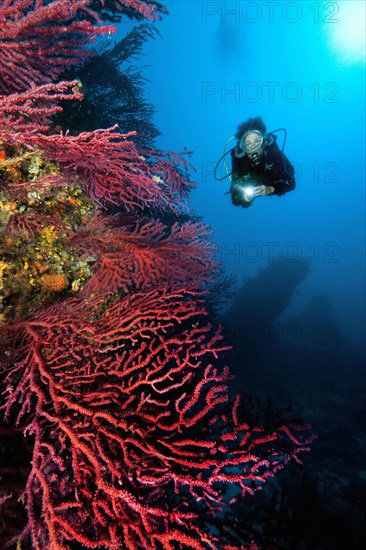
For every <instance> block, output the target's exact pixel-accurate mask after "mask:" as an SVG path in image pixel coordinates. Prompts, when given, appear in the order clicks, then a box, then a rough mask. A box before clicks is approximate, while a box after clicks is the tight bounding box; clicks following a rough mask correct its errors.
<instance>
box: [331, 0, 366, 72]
mask: <svg viewBox="0 0 366 550" xmlns="http://www.w3.org/2000/svg"><path fill="white" fill-rule="evenodd" d="M337 5H338V6H339V11H338V13H337V15H336V16H335V17H334V20H335V21H334V22H332V23H330V24H329V27H328V29H329V35H330V41H331V44H332V46H333V48H334V49H335V51H336V53H337V55H339V56H340V57H341V58H342V59H343V60H344V61H347V62H350V63H354V62H360V61H363V62H364V61H365V57H366V46H365V40H366V39H365V5H366V2H364V0H341V1H340V2H338V3H337Z"/></svg>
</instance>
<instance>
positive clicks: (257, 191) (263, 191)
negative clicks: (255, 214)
mask: <svg viewBox="0 0 366 550" xmlns="http://www.w3.org/2000/svg"><path fill="white" fill-rule="evenodd" d="M273 191H274V187H272V185H258V186H257V187H255V188H254V195H255V196H256V197H263V196H264V195H270V194H271V193H273Z"/></svg>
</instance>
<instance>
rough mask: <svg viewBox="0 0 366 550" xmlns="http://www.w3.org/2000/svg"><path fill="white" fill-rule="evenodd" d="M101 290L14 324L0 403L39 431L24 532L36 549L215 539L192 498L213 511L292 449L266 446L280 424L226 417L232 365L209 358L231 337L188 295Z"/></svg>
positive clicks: (29, 430)
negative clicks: (257, 424)
mask: <svg viewBox="0 0 366 550" xmlns="http://www.w3.org/2000/svg"><path fill="white" fill-rule="evenodd" d="M106 298H107V297H106V296H103V297H98V298H94V299H93V300H90V301H89V303H86V302H80V301H79V300H76V299H74V300H69V301H67V302H64V303H63V304H60V305H58V306H54V307H53V308H51V309H49V310H48V311H46V312H44V313H42V314H40V315H39V316H38V317H37V318H36V319H34V320H32V321H28V322H25V323H22V324H18V325H15V326H13V327H10V328H9V333H8V334H9V335H10V338H11V339H12V340H13V341H14V337H15V335H17V336H16V338H15V339H16V340H18V342H19V338H21V339H22V345H21V346H16V349H14V348H13V351H12V354H13V355H12V356H11V357H9V359H8V361H9V363H8V367H7V371H6V376H5V384H6V387H7V389H6V403H5V405H4V407H3V409H4V413H5V417H6V418H7V419H10V418H12V417H14V416H16V423H17V424H22V425H25V426H26V432H27V433H29V434H31V435H32V436H33V437H34V441H35V444H34V451H33V460H32V471H31V474H30V476H29V478H28V483H27V487H26V491H25V494H26V499H27V509H28V525H27V526H26V527H25V529H24V530H23V534H22V537H23V538H24V537H25V538H26V537H27V536H28V533H29V532H30V533H31V537H32V541H33V545H34V548H37V549H38V548H39V549H43V548H46V547H52V548H67V547H68V546H67V545H68V544H70V543H71V542H72V541H78V542H79V543H81V544H82V545H84V546H85V547H88V548H96V547H106V548H131V549H137V548H140V547H143V548H155V547H156V545H157V543H158V541H160V543H161V544H162V545H163V546H162V548H164V549H169V548H171V547H172V544H173V543H175V544H183V545H184V544H186V543H187V544H188V542H189V541H190V540H196V541H197V546H196V548H200V549H201V548H202V549H204V548H206V544H208V545H209V547H210V548H217V547H218V546H217V544H218V542H219V539H218V538H217V536H216V535H215V534H213V533H209V532H206V530H205V529H203V525H201V523H200V514H202V511H201V512H197V511H195V507H194V506H193V507H192V502H191V497H192V496H193V497H194V498H195V499H196V501H200V502H201V504H202V506H204V507H205V509H206V512H205V513H206V521H209V519H208V518H209V517H210V516H212V517H213V516H214V514H215V513H217V511H218V510H220V509H223V508H224V507H225V506H226V505H225V498H224V496H223V494H222V484H223V483H225V484H228V483H230V484H231V486H232V487H237V491H236V497H235V498H237V497H239V496H240V495H245V494H247V493H252V492H253V491H254V490H255V489H256V488H258V487H259V486H260V484H261V483H263V481H264V480H265V479H266V478H267V477H268V476H270V475H272V474H273V473H274V472H275V471H276V469H277V468H278V467H279V466H280V465H282V464H283V463H284V462H285V461H286V460H288V459H289V458H290V456H287V457H286V456H284V454H283V450H282V449H280V448H278V449H276V447H275V446H274V443H275V442H276V441H277V440H279V439H280V437H279V433H281V432H279V433H273V434H265V433H263V431H262V430H260V429H258V428H257V429H255V430H254V431H251V430H250V428H249V426H248V425H247V424H245V423H243V422H241V421H238V423H237V425H235V426H234V425H231V426H230V425H229V424H228V422H227V419H228V417H227V413H229V414H230V409H231V405H230V403H229V398H228V393H227V387H226V384H227V380H228V376H229V373H228V370H227V369H224V370H223V372H221V373H220V372H219V371H218V370H217V369H216V368H214V367H213V366H212V365H211V364H208V365H207V361H209V359H210V357H216V356H217V354H218V353H219V352H220V351H222V350H224V349H227V347H226V346H224V345H222V344H221V343H220V340H221V336H220V334H219V333H218V332H217V333H213V332H212V330H211V327H210V325H204V324H202V322H200V318H202V315H205V310H204V307H203V305H202V303H200V301H197V299H194V295H192V294H190V293H187V292H186V291H180V292H174V293H173V292H167V291H166V290H165V289H157V290H155V291H151V292H148V293H143V294H135V295H129V296H126V297H125V298H123V299H122V300H116V299H112V298H109V299H107V302H106ZM106 304H108V305H107V307H106ZM205 364H206V365H207V366H205V367H204V368H203V365H205ZM10 365H11V366H10ZM235 410H236V411H237V405H235ZM32 411H33V412H32ZM235 414H237V412H236V413H235ZM195 434H196V436H195ZM198 434H199V435H198ZM287 435H288V436H289V437H290V438H291V439H292V434H291V432H290V431H289V432H288V433H287ZM244 436H245V437H246V446H245V447H238V441H239V440H240V439H242V438H243V437H244ZM297 436H299V434H297ZM269 443H271V444H272V449H271V450H270V452H269V453H268V444H269ZM298 446H299V448H301V449H302V450H304V448H305V445H304V444H303V442H302V441H300V440H299V441H298ZM264 451H265V457H266V458H265V459H264V458H263V453H264ZM232 491H233V489H232V490H231V493H232ZM173 495H175V496H174V498H173ZM232 495H233V493H232ZM232 495H231V496H232ZM39 510H41V513H39ZM198 541H200V542H198ZM220 547H223V546H220ZM232 547H233V548H239V547H238V546H232ZM241 548H243V547H242V546H241Z"/></svg>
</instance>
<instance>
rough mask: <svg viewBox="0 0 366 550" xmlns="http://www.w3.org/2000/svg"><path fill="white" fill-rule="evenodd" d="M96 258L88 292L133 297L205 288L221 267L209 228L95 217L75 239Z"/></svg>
mask: <svg viewBox="0 0 366 550" xmlns="http://www.w3.org/2000/svg"><path fill="white" fill-rule="evenodd" d="M71 245H72V246H73V247H76V248H77V249H79V251H80V252H81V253H82V254H84V255H85V256H93V257H95V259H96V265H95V274H94V276H93V277H92V279H91V280H90V281H89V283H88V284H87V286H86V287H85V290H84V292H86V293H88V294H90V293H96V292H99V293H100V292H101V291H102V292H104V289H108V290H110V291H111V292H117V291H121V290H122V291H123V292H131V291H135V290H141V289H146V288H151V287H154V286H160V285H167V286H170V288H177V287H182V286H184V287H185V288H195V289H197V288H200V287H202V285H204V284H207V283H209V282H210V281H212V280H213V277H214V275H215V273H216V272H217V268H218V264H217V262H216V261H215V259H214V255H215V247H214V245H213V244H212V243H211V242H210V241H209V240H208V228H207V227H206V226H204V225H202V224H200V223H192V222H187V223H184V224H178V223H175V224H174V225H173V226H172V227H171V228H168V227H166V226H164V225H163V224H162V223H161V222H159V221H158V220H138V221H135V222H131V220H130V219H128V218H127V220H125V219H124V218H118V219H116V218H111V217H110V218H102V217H95V218H93V219H92V220H91V221H90V222H89V224H88V226H87V227H86V230H85V231H83V232H79V233H78V234H76V235H75V236H74V238H73V239H72V240H71Z"/></svg>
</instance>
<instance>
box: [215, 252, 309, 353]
mask: <svg viewBox="0 0 366 550" xmlns="http://www.w3.org/2000/svg"><path fill="white" fill-rule="evenodd" d="M310 264H311V260H310V259H309V258H302V259H299V260H297V261H296V262H289V261H287V260H286V259H285V258H281V257H279V258H275V259H274V260H273V261H272V262H270V263H269V264H268V265H267V266H266V267H264V268H261V269H260V270H258V273H257V274H256V276H255V277H251V278H249V279H247V280H245V282H244V284H243V285H242V287H241V288H240V289H239V291H238V292H237V293H236V294H235V295H234V297H233V300H232V303H231V305H230V306H229V307H228V309H227V310H226V311H225V313H224V316H223V323H224V326H225V329H226V330H227V331H228V332H229V333H230V334H231V335H232V336H233V338H234V340H235V342H237V343H239V344H241V345H243V346H244V347H250V346H253V345H254V346H256V347H257V346H262V345H263V342H264V341H266V340H267V341H268V339H271V338H272V337H273V334H272V331H273V328H274V322H275V321H276V319H277V318H278V317H279V316H280V315H281V313H282V312H283V311H284V310H285V308H286V307H287V306H288V304H289V303H290V301H291V299H292V296H293V294H294V292H295V290H296V288H297V286H298V285H299V284H300V283H301V282H302V281H303V280H304V279H305V278H306V275H307V273H308V271H309V269H310Z"/></svg>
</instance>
